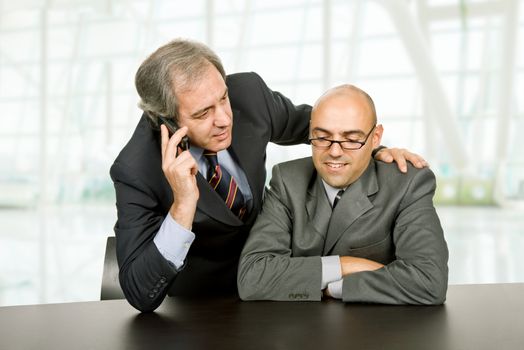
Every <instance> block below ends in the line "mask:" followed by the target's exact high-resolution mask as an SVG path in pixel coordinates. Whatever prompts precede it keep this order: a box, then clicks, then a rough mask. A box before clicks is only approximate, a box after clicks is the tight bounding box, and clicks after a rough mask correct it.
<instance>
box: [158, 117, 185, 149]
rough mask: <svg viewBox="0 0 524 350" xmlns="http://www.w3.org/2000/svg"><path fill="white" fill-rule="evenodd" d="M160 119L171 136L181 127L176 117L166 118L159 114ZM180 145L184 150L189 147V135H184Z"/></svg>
mask: <svg viewBox="0 0 524 350" xmlns="http://www.w3.org/2000/svg"><path fill="white" fill-rule="evenodd" d="M158 120H160V121H161V122H162V124H164V125H165V126H166V127H167V130H169V136H171V135H173V134H174V133H175V131H177V130H178V129H179V127H178V125H177V123H176V121H175V119H174V118H166V117H161V116H158ZM178 147H180V148H181V149H182V151H185V150H188V149H189V137H188V136H187V135H185V136H184V137H182V140H180V143H179V144H178Z"/></svg>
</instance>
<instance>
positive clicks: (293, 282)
mask: <svg viewBox="0 0 524 350" xmlns="http://www.w3.org/2000/svg"><path fill="white" fill-rule="evenodd" d="M270 186H271V189H270V190H269V191H267V193H266V197H265V202H264V206H263V209H262V213H261V214H260V215H259V216H258V218H257V221H256V223H255V225H254V226H253V228H252V230H251V232H250V235H249V238H248V240H247V242H246V245H245V246H244V248H243V251H242V254H241V258H240V264H239V272H238V291H239V294H240V297H241V298H242V299H244V300H256V299H269V300H320V299H321V297H322V291H321V289H320V288H321V287H320V285H321V279H322V276H321V275H322V265H321V259H320V257H321V256H328V255H339V256H344V255H349V256H356V257H362V258H367V259H371V260H374V261H378V262H380V263H382V264H384V265H385V267H383V268H381V269H379V270H376V271H369V272H360V273H356V274H352V275H348V276H345V277H344V278H343V280H344V281H343V300H344V301H346V302H366V303H383V304H441V303H443V302H444V300H445V297H446V290H447V280H448V267H447V261H448V250H447V245H446V242H445V240H444V235H443V232H442V228H441V225H440V221H439V219H438V216H437V214H436V212H435V208H434V206H433V195H434V192H435V187H436V185H435V176H434V174H433V172H432V171H431V170H430V169H429V168H424V169H416V168H413V167H411V166H410V167H409V169H408V173H407V174H402V173H400V172H399V171H398V169H397V165H396V164H386V163H382V162H376V161H374V160H371V161H370V163H369V166H368V168H367V169H366V171H365V172H364V174H363V175H362V176H361V177H360V178H359V179H358V180H357V181H356V182H355V183H353V184H352V185H351V186H350V187H349V188H348V189H347V190H346V192H345V193H344V195H343V196H342V198H341V199H340V201H339V202H338V204H337V206H336V207H335V209H334V210H333V211H332V210H331V205H330V203H329V202H328V198H327V195H326V193H325V190H324V187H323V184H322V181H321V178H320V176H318V175H317V172H316V170H315V168H314V166H313V162H312V160H311V157H308V158H303V159H298V160H294V161H291V162H286V163H282V164H279V165H276V166H275V167H274V168H273V177H272V179H271V183H270Z"/></svg>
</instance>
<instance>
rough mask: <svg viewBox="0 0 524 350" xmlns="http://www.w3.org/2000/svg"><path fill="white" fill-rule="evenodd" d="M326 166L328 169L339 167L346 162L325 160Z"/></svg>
mask: <svg viewBox="0 0 524 350" xmlns="http://www.w3.org/2000/svg"><path fill="white" fill-rule="evenodd" d="M324 164H325V165H326V166H327V167H329V168H330V169H334V170H336V169H340V168H343V167H344V166H346V165H347V163H340V162H325V163H324Z"/></svg>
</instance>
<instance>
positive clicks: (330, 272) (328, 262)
mask: <svg viewBox="0 0 524 350" xmlns="http://www.w3.org/2000/svg"><path fill="white" fill-rule="evenodd" d="M321 260H322V282H321V285H320V290H324V289H325V288H326V287H327V285H328V284H329V283H331V282H334V281H338V280H339V279H341V278H342V268H341V266H340V257H339V256H338V255H330V256H323V257H321Z"/></svg>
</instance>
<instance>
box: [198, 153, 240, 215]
mask: <svg viewBox="0 0 524 350" xmlns="http://www.w3.org/2000/svg"><path fill="white" fill-rule="evenodd" d="M204 157H205V158H206V159H207V161H208V162H209V168H208V171H207V181H208V182H209V184H210V185H211V187H213V189H214V190H215V191H216V192H217V193H218V195H219V196H220V197H221V198H222V199H223V200H224V202H225V203H226V206H227V207H228V208H229V209H231V211H232V212H233V213H234V214H235V215H237V216H238V217H239V218H240V219H242V218H243V217H244V214H245V213H246V206H245V200H244V196H243V195H242V192H240V189H239V188H238V185H237V182H236V181H235V178H234V177H233V176H231V174H229V172H228V171H227V170H226V169H225V168H222V167H221V166H220V165H219V164H218V159H217V154H216V152H211V151H207V150H205V151H204Z"/></svg>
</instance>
